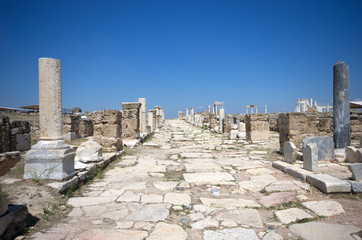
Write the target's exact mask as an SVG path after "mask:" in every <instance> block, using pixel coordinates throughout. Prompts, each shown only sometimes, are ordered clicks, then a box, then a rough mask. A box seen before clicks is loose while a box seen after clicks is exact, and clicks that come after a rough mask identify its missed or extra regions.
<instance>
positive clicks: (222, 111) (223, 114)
mask: <svg viewBox="0 0 362 240" xmlns="http://www.w3.org/2000/svg"><path fill="white" fill-rule="evenodd" d="M219 111H220V116H219V129H220V131H221V132H222V131H223V120H224V118H225V110H224V109H223V108H220V110H219Z"/></svg>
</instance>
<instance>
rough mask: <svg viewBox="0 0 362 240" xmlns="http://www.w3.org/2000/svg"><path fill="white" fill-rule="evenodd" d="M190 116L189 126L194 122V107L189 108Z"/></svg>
mask: <svg viewBox="0 0 362 240" xmlns="http://www.w3.org/2000/svg"><path fill="white" fill-rule="evenodd" d="M190 116H191V124H194V122H195V112H194V107H191V108H190Z"/></svg>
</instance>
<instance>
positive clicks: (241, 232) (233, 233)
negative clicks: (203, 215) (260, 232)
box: [204, 228, 259, 240]
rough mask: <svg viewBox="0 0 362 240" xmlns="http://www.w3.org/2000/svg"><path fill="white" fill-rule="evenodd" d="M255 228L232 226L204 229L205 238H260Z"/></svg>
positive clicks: (205, 239) (255, 239)
mask: <svg viewBox="0 0 362 240" xmlns="http://www.w3.org/2000/svg"><path fill="white" fill-rule="evenodd" d="M258 239H259V238H258V236H257V235H256V233H255V231H254V230H253V229H247V228H232V229H224V230H216V231H211V230H207V231H204V240H258Z"/></svg>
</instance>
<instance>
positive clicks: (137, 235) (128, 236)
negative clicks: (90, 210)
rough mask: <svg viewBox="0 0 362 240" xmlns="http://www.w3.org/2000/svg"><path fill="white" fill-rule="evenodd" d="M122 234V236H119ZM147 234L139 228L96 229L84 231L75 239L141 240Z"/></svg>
mask: <svg viewBox="0 0 362 240" xmlns="http://www.w3.org/2000/svg"><path fill="white" fill-rule="evenodd" d="M120 236H122V238H120ZM147 236H148V232H146V231H140V230H110V229H104V230H101V229H97V230H91V231H87V232H84V233H82V234H80V235H78V236H76V238H75V239H77V240H88V239H92V240H103V239H122V240H142V239H144V238H146V237H147Z"/></svg>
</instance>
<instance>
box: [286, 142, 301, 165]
mask: <svg viewBox="0 0 362 240" xmlns="http://www.w3.org/2000/svg"><path fill="white" fill-rule="evenodd" d="M297 152H298V149H297V147H296V146H295V145H294V143H293V142H289V141H288V142H285V143H284V161H285V162H287V163H294V162H295V161H296V160H297Z"/></svg>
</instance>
